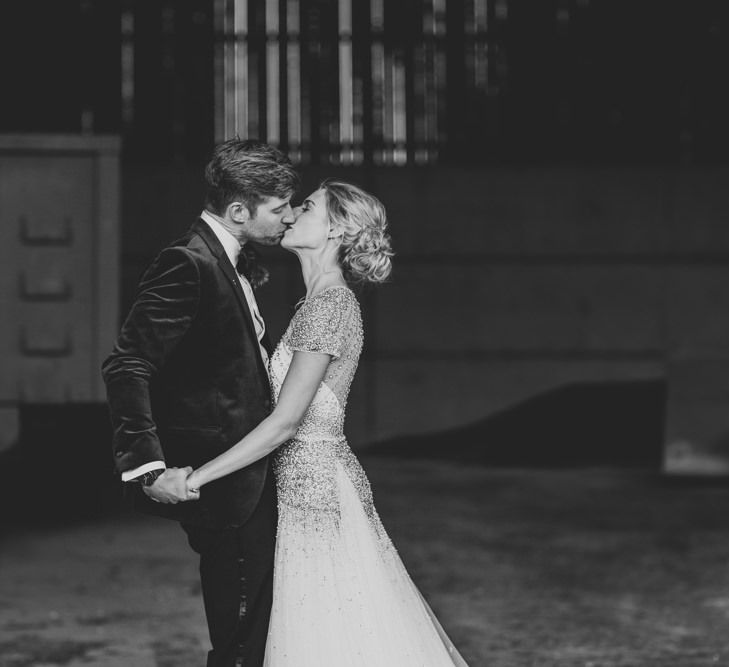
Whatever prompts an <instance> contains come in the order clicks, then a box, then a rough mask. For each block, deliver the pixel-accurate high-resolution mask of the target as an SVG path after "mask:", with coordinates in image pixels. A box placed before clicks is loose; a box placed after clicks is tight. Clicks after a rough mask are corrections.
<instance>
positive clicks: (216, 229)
mask: <svg viewBox="0 0 729 667" xmlns="http://www.w3.org/2000/svg"><path fill="white" fill-rule="evenodd" d="M200 218H201V219H202V220H204V221H205V222H206V223H207V224H208V225H209V227H210V229H212V230H213V233H214V234H215V236H216V237H217V239H218V241H220V243H221V245H222V246H223V249H224V250H225V254H226V255H227V257H228V259H229V260H230V263H231V264H232V265H233V268H234V269H235V267H236V264H237V263H238V256H239V255H240V249H241V244H240V242H239V241H238V239H237V238H235V236H233V235H232V234H231V233H230V232H229V231H228V230H227V229H226V228H225V227H223V225H222V224H221V223H220V221H219V220H218V218H217V216H215V215H213V214H212V213H210V212H209V211H203V212H202V213H201V214H200ZM236 275H237V276H238V280H239V281H240V287H241V289H242V290H243V295H244V296H245V299H246V303H247V304H248V309H249V310H250V311H251V317H252V318H253V325H254V327H255V329H256V338H258V348H259V350H260V353H261V358H262V359H263V366H264V368H266V370H268V352H267V351H266V348H265V347H263V342H262V341H263V336H264V334H265V333H266V323H265V322H264V321H263V317H261V312H260V311H259V310H258V303H257V302H256V296H255V294H254V293H253V288H252V287H251V284H250V283H249V282H248V279H247V278H246V277H245V276H242V275H241V274H240V273H238V271H237V270H236ZM165 468H166V466H165V462H164V461H150V462H149V463H145V464H144V465H142V466H139V467H138V468H134V469H132V470H126V471H124V472H123V473H122V475H121V478H122V482H131V481H132V480H135V479H136V478H137V477H139V476H140V475H144V474H145V473H147V472H152V471H153V470H164V469H165Z"/></svg>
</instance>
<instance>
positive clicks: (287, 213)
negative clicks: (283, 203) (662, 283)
mask: <svg viewBox="0 0 729 667" xmlns="http://www.w3.org/2000/svg"><path fill="white" fill-rule="evenodd" d="M281 222H282V223H283V224H284V225H293V224H294V212H293V210H292V209H291V204H289V205H288V206H287V207H286V209H285V210H284V212H283V216H282V217H281Z"/></svg>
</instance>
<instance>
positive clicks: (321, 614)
mask: <svg viewBox="0 0 729 667" xmlns="http://www.w3.org/2000/svg"><path fill="white" fill-rule="evenodd" d="M362 341H363V335H362V320H361V316H360V310H359V304H358V302H357V299H356V297H355V296H354V294H353V292H352V291H351V290H350V289H348V288H346V287H343V286H335V287H330V288H328V289H325V290H324V291H322V292H320V293H319V294H317V295H315V296H314V297H311V298H309V299H307V300H306V301H305V302H304V303H303V305H302V306H301V308H300V309H299V310H298V311H297V312H296V314H295V315H294V317H293V319H292V320H291V323H290V324H289V327H288V329H287V330H286V333H285V334H284V336H283V338H282V339H281V342H280V343H279V344H278V346H277V348H276V350H275V352H274V354H273V356H272V358H271V364H270V370H271V385H272V387H273V394H274V399H277V398H278V395H279V392H280V390H281V386H282V384H283V381H284V378H285V377H286V372H287V371H288V367H289V364H290V363H291V360H292V358H293V353H294V351H296V350H302V351H309V352H323V353H326V354H329V355H331V356H332V360H331V362H330V364H329V366H328V368H327V371H326V374H325V377H324V380H323V381H322V383H321V385H320V386H319V389H318V391H317V393H316V395H315V397H314V400H313V401H312V403H311V405H310V406H309V408H308V410H307V412H306V415H305V417H304V419H303V421H302V423H301V426H300V427H299V429H298V431H297V433H296V436H295V437H294V438H293V439H292V440H290V441H289V442H287V443H286V444H284V445H283V446H281V447H280V448H279V450H278V451H277V453H276V455H275V458H274V471H275V474H276V484H277V488H278V503H279V520H278V535H277V543H276V556H275V568H274V586H273V607H272V611H271V622H270V626H269V634H268V641H267V644H266V658H265V665H266V667H289V666H290V667H416V666H417V667H431V666H432V667H450V666H452V665H456V666H458V667H463V666H465V665H466V663H465V661H464V660H463V658H462V657H461V656H460V654H459V653H458V651H457V650H456V649H455V647H454V646H453V644H452V643H451V642H450V640H449V639H448V637H447V636H446V634H445V632H444V631H443V629H442V627H441V626H440V624H439V623H438V621H437V619H436V618H435V616H434V615H433V612H432V611H431V610H430V607H429V606H428V605H427V603H426V602H425V601H424V600H423V598H422V597H421V595H420V593H419V592H418V590H417V588H416V587H415V585H414V584H413V582H412V581H411V579H410V577H409V575H408V573H407V571H406V569H405V567H404V565H403V563H402V561H401V560H400V557H399V556H398V554H397V552H396V550H395V548H394V547H393V545H392V542H391V541H390V539H389V538H388V536H387V534H386V533H385V530H384V528H383V526H382V523H381V522H380V518H379V516H378V515H377V512H376V511H375V508H374V505H373V501H372V492H371V490H370V485H369V482H368V480H367V477H366V475H365V473H364V471H363V470H362V467H361V466H360V464H359V461H358V460H357V458H356V457H355V456H354V454H353V453H352V451H351V449H350V448H349V446H348V445H347V441H346V439H345V438H344V435H343V430H342V429H343V425H344V414H345V405H346V400H347V394H348V393H349V388H350V385H351V382H352V378H353V377H354V373H355V370H356V369H357V363H358V360H359V355H360V352H361V350H362Z"/></svg>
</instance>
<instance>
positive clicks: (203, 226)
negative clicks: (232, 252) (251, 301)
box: [192, 220, 270, 378]
mask: <svg viewBox="0 0 729 667" xmlns="http://www.w3.org/2000/svg"><path fill="white" fill-rule="evenodd" d="M192 231H193V232H195V233H196V234H198V235H199V236H200V237H201V238H202V240H203V241H205V243H206V245H207V246H208V247H209V248H210V252H212V253H213V255H214V256H215V257H216V258H217V260H218V267H219V268H220V270H221V271H222V272H223V273H224V274H225V277H226V278H227V282H228V284H229V285H230V287H231V288H232V290H233V294H234V295H235V298H236V300H237V301H238V305H239V306H240V308H241V311H242V313H243V319H244V320H245V321H246V327H247V329H248V333H249V334H250V338H251V340H252V342H253V344H254V345H255V351H256V355H255V356H256V359H257V360H258V366H259V370H260V372H261V373H262V374H263V377H266V378H267V377H268V372H267V370H266V368H265V366H264V364H263V359H262V358H261V354H260V352H259V350H258V336H257V335H256V327H255V324H253V315H252V314H251V310H250V308H249V307H248V301H247V300H246V297H245V294H244V293H243V286H242V285H241V284H240V278H239V277H238V272H237V271H236V270H235V268H234V267H233V265H232V264H231V263H230V259H228V255H227V254H226V252H225V248H223V245H222V244H221V243H220V241H218V237H217V236H215V232H213V230H212V229H210V225H208V224H207V223H206V222H205V221H204V220H197V221H196V222H195V223H194V224H193V226H192ZM263 343H264V347H265V348H266V350H267V351H268V348H269V347H270V343H269V341H268V336H267V332H266V335H264V340H263ZM269 354H270V352H269Z"/></svg>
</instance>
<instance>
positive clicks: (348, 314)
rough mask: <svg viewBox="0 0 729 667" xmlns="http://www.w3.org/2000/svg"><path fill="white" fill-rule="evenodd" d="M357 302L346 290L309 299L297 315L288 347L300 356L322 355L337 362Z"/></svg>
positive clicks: (333, 290)
mask: <svg viewBox="0 0 729 667" xmlns="http://www.w3.org/2000/svg"><path fill="white" fill-rule="evenodd" d="M355 304H356V299H355V298H354V296H353V295H352V293H351V292H350V291H349V289H347V288H338V287H337V288H330V289H327V290H324V291H323V292H320V293H319V294H317V295H316V296H314V297H312V298H311V299H308V300H307V301H305V302H304V305H303V306H301V308H300V310H299V311H298V312H297V313H296V315H295V317H294V319H293V321H292V323H291V324H292V326H291V332H290V335H289V340H288V344H289V347H290V348H291V349H292V350H295V351H296V350H298V351H300V352H321V353H324V354H330V355H331V356H332V357H335V358H338V357H340V356H341V355H342V350H343V348H344V345H345V343H346V337H347V328H348V324H349V321H350V320H351V318H352V313H353V309H354V306H355Z"/></svg>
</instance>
